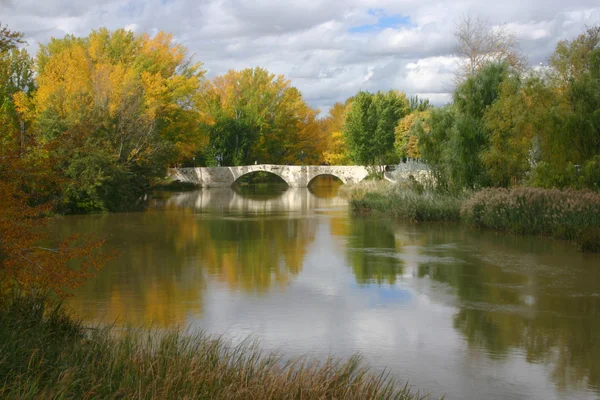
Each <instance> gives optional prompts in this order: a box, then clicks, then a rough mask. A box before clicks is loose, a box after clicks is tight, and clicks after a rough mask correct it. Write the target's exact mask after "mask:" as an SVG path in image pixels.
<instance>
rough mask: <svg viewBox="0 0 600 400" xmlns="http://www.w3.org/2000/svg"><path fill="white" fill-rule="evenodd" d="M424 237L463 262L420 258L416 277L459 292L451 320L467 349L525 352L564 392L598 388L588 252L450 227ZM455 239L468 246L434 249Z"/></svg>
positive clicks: (599, 306)
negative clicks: (547, 370) (583, 261)
mask: <svg viewBox="0 0 600 400" xmlns="http://www.w3.org/2000/svg"><path fill="white" fill-rule="evenodd" d="M426 235H428V236H429V237H428V243H429V245H428V247H426V248H425V253H426V254H427V255H435V258H436V259H438V260H448V259H454V260H457V261H462V262H452V263H448V262H428V263H423V264H422V265H421V266H420V267H419V275H420V276H425V275H429V276H430V277H431V278H432V279H434V280H436V281H439V282H445V283H447V284H449V285H451V286H452V287H453V288H454V289H455V291H456V294H457V296H458V299H459V311H458V313H457V314H456V315H455V317H454V325H455V328H456V329H457V330H458V331H459V332H461V333H462V334H463V335H464V337H465V338H466V339H467V341H468V343H469V346H471V347H473V348H476V349H479V348H482V347H483V348H485V349H486V350H487V352H488V355H489V356H490V357H492V358H503V357H506V356H508V354H509V353H510V352H511V351H513V350H519V351H523V352H524V353H525V356H526V359H527V361H528V362H531V363H544V364H549V365H552V367H553V376H552V377H553V380H554V382H555V383H556V385H557V386H558V387H559V388H560V389H564V388H566V387H567V386H569V385H581V384H583V385H588V386H589V387H590V388H593V389H594V390H596V391H598V390H600V297H598V295H597V292H598V289H597V282H598V277H600V274H599V271H597V270H595V271H589V270H587V269H586V266H587V265H581V266H580V265H578V260H577V257H583V256H580V255H577V254H576V253H571V254H568V253H567V254H564V250H565V249H564V248H563V247H557V248H552V246H553V244H552V243H548V242H546V243H544V242H542V240H540V239H537V238H523V237H521V238H517V237H511V236H504V235H495V234H493V233H488V232H486V233H482V232H468V231H458V230H456V231H455V232H452V230H451V229H445V230H444V229H436V231H435V233H434V234H432V233H431V232H429V233H427V234H426ZM457 237H460V238H461V241H462V242H463V243H465V244H466V246H465V247H464V248H461V249H459V248H456V247H452V246H449V247H443V246H436V245H438V244H444V243H453V242H456V241H457ZM559 246H560V245H559ZM474 249H477V250H474ZM507 259H508V260H510V261H506V260H507ZM521 260H526V261H521ZM561 265H562V266H561ZM567 269H568V270H567ZM590 277H592V279H590ZM590 282H592V283H590ZM593 282H596V283H593Z"/></svg>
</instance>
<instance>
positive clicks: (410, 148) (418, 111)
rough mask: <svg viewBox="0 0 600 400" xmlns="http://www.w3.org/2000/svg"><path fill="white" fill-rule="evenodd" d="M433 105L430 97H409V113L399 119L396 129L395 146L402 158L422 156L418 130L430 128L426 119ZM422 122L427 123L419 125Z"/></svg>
mask: <svg viewBox="0 0 600 400" xmlns="http://www.w3.org/2000/svg"><path fill="white" fill-rule="evenodd" d="M432 107H433V106H432V105H431V103H430V102H429V100H428V99H419V96H411V97H410V98H409V109H408V114H407V115H406V116H405V117H404V118H402V119H401V120H400V121H398V125H396V128H395V130H394V135H395V142H394V147H395V148H396V153H397V154H398V156H399V157H400V159H407V158H411V159H419V158H421V152H420V151H419V139H418V135H417V130H419V129H422V130H425V131H427V130H428V129H429V128H427V127H426V121H427V119H428V118H429V116H430V114H431V111H430V110H431V108H432ZM421 124H425V125H423V126H422V127H419V126H420V125H421Z"/></svg>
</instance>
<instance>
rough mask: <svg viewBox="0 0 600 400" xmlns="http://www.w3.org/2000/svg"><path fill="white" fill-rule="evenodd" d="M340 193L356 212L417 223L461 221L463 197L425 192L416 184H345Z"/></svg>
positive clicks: (365, 182)
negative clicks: (373, 213) (378, 214)
mask: <svg viewBox="0 0 600 400" xmlns="http://www.w3.org/2000/svg"><path fill="white" fill-rule="evenodd" d="M340 194H341V195H342V196H343V197H345V198H347V199H349V200H350V207H351V208H352V210H353V211H354V212H355V213H370V212H373V211H375V212H380V213H385V214H388V215H392V216H395V217H401V218H405V219H408V220H411V221H415V222H422V221H459V220H460V207H461V204H462V201H463V197H461V196H457V195H450V194H444V193H438V192H433V191H426V190H423V189H421V188H419V187H418V186H416V185H414V184H410V183H406V184H393V183H390V182H387V181H364V182H361V183H360V184H355V185H344V186H342V187H341V188H340Z"/></svg>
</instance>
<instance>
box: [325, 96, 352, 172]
mask: <svg viewBox="0 0 600 400" xmlns="http://www.w3.org/2000/svg"><path fill="white" fill-rule="evenodd" d="M351 102H352V100H351V99H348V100H347V101H346V103H345V104H342V103H335V104H334V105H333V106H331V108H330V109H329V113H328V115H327V117H325V119H324V120H323V122H322V125H321V129H322V130H323V135H324V137H325V143H326V147H325V150H324V151H323V160H324V161H325V163H327V164H329V165H346V164H348V163H349V162H350V157H349V155H348V146H347V145H346V141H345V139H344V132H343V130H344V123H345V122H346V112H347V110H348V108H349V107H350V104H351Z"/></svg>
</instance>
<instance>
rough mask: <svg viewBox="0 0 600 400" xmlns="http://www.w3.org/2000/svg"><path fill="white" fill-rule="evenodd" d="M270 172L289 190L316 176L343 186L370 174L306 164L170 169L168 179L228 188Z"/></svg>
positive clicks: (352, 168)
mask: <svg viewBox="0 0 600 400" xmlns="http://www.w3.org/2000/svg"><path fill="white" fill-rule="evenodd" d="M259 171H260V172H270V173H272V174H275V175H277V176H278V177H280V178H281V179H283V180H284V181H285V183H287V184H288V186H289V187H292V188H294V187H307V186H308V184H309V183H310V181H312V180H313V179H314V178H316V177H317V176H319V175H332V176H335V177H336V178H338V179H340V180H341V181H342V182H343V183H358V182H360V181H362V180H363V179H365V178H366V177H367V175H369V171H368V170H367V168H366V167H362V166H324V165H319V166H312V165H310V166H306V165H302V166H300V165H272V164H260V165H246V166H241V167H213V168H210V167H203V168H172V169H170V170H169V176H170V178H171V179H172V180H174V181H180V182H189V183H194V184H196V185H199V186H201V187H229V186H232V185H233V184H234V182H235V181H237V180H238V179H240V178H241V177H242V176H244V175H247V174H250V173H252V172H259Z"/></svg>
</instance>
